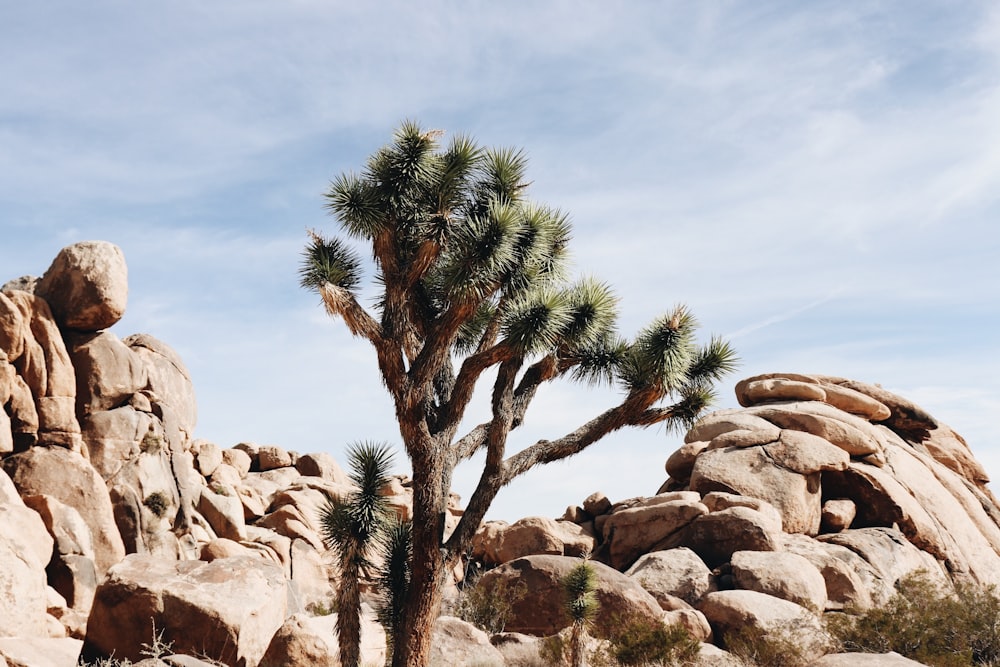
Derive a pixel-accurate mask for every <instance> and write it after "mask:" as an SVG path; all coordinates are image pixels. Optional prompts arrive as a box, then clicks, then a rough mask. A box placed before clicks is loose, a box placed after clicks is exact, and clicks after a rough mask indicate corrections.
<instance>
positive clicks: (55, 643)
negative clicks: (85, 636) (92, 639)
mask: <svg viewBox="0 0 1000 667" xmlns="http://www.w3.org/2000/svg"><path fill="white" fill-rule="evenodd" d="M80 644H81V642H80V640H79V639H70V638H68V637H64V638H46V637H10V638H0V665H4V664H6V665H7V667H71V666H72V665H75V664H76V656H77V655H79V653H80Z"/></svg>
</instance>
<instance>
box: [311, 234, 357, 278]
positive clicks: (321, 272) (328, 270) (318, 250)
mask: <svg viewBox="0 0 1000 667" xmlns="http://www.w3.org/2000/svg"><path fill="white" fill-rule="evenodd" d="M310 236H311V241H310V243H309V245H308V246H306V248H305V250H304V251H303V252H302V262H301V263H300V264H299V284H300V285H301V286H302V287H304V288H305V289H308V290H311V291H313V292H320V291H321V289H322V288H323V286H324V285H332V286H334V287H338V288H340V289H344V290H347V291H349V292H352V291H354V290H355V289H357V287H358V284H359V283H360V282H361V259H360V258H359V257H358V255H357V253H355V252H354V251H353V250H352V249H351V248H349V247H348V246H347V245H345V244H344V243H343V242H342V241H341V240H340V239H336V238H332V239H326V238H324V237H322V236H320V235H319V234H316V233H315V232H312V233H311V234H310Z"/></svg>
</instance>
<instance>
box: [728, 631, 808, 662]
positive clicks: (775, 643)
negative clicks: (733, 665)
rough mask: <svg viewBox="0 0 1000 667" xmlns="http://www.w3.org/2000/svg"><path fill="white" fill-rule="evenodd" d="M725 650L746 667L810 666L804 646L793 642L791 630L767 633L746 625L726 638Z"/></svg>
mask: <svg viewBox="0 0 1000 667" xmlns="http://www.w3.org/2000/svg"><path fill="white" fill-rule="evenodd" d="M723 639H724V642H725V645H726V650H727V651H729V652H730V653H732V654H733V655H735V656H736V657H737V658H739V659H740V660H741V661H742V662H743V664H746V665H759V666H760V667H804V666H805V665H807V664H809V662H810V660H809V656H807V655H806V653H805V651H804V650H803V647H802V646H801V644H799V643H798V642H796V641H795V639H794V638H793V635H792V632H791V628H790V627H789V628H779V629H777V630H770V631H765V630H763V629H761V628H759V627H756V626H752V625H747V626H744V627H742V628H740V629H739V630H736V631H734V632H727V633H726V634H725V636H724V638H723Z"/></svg>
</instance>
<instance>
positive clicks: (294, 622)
mask: <svg viewBox="0 0 1000 667" xmlns="http://www.w3.org/2000/svg"><path fill="white" fill-rule="evenodd" d="M310 621H311V619H310V617H309V616H306V615H305V614H293V615H291V616H289V617H288V618H287V619H285V622H284V624H283V625H282V626H281V627H280V628H279V629H278V631H277V632H276V633H274V637H272V638H271V643H270V644H268V647H267V651H265V653H264V656H263V658H261V661H260V664H259V665H258V667H340V660H338V659H337V645H336V643H334V644H333V645H332V646H331V645H330V644H328V643H327V639H328V637H324V636H323V635H322V633H320V632H317V631H316V630H315V629H314V628H313V626H312V624H311V623H310Z"/></svg>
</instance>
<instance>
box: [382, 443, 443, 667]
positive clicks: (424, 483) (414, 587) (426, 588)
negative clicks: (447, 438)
mask: <svg viewBox="0 0 1000 667" xmlns="http://www.w3.org/2000/svg"><path fill="white" fill-rule="evenodd" d="M443 478H444V457H442V456H440V455H438V456H434V455H433V454H432V455H431V456H429V457H428V458H427V459H425V460H424V461H422V462H421V464H420V465H418V464H417V462H416V461H414V465H413V558H412V561H411V563H412V568H411V579H410V590H409V595H408V596H407V600H406V605H405V608H404V618H403V629H402V632H401V635H402V636H401V637H400V639H401V642H400V644H399V645H398V646H395V647H394V650H393V656H392V667H427V664H428V661H429V659H430V648H431V634H432V632H433V629H434V621H435V620H436V619H437V617H438V614H439V613H440V609H441V596H442V591H443V589H444V586H443V584H444V577H445V576H446V575H447V573H448V568H447V562H446V559H445V552H444V549H443V548H442V544H441V538H442V535H443V533H444V519H445V512H446V511H447V496H446V495H445V494H444V493H443V491H442V480H443Z"/></svg>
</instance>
